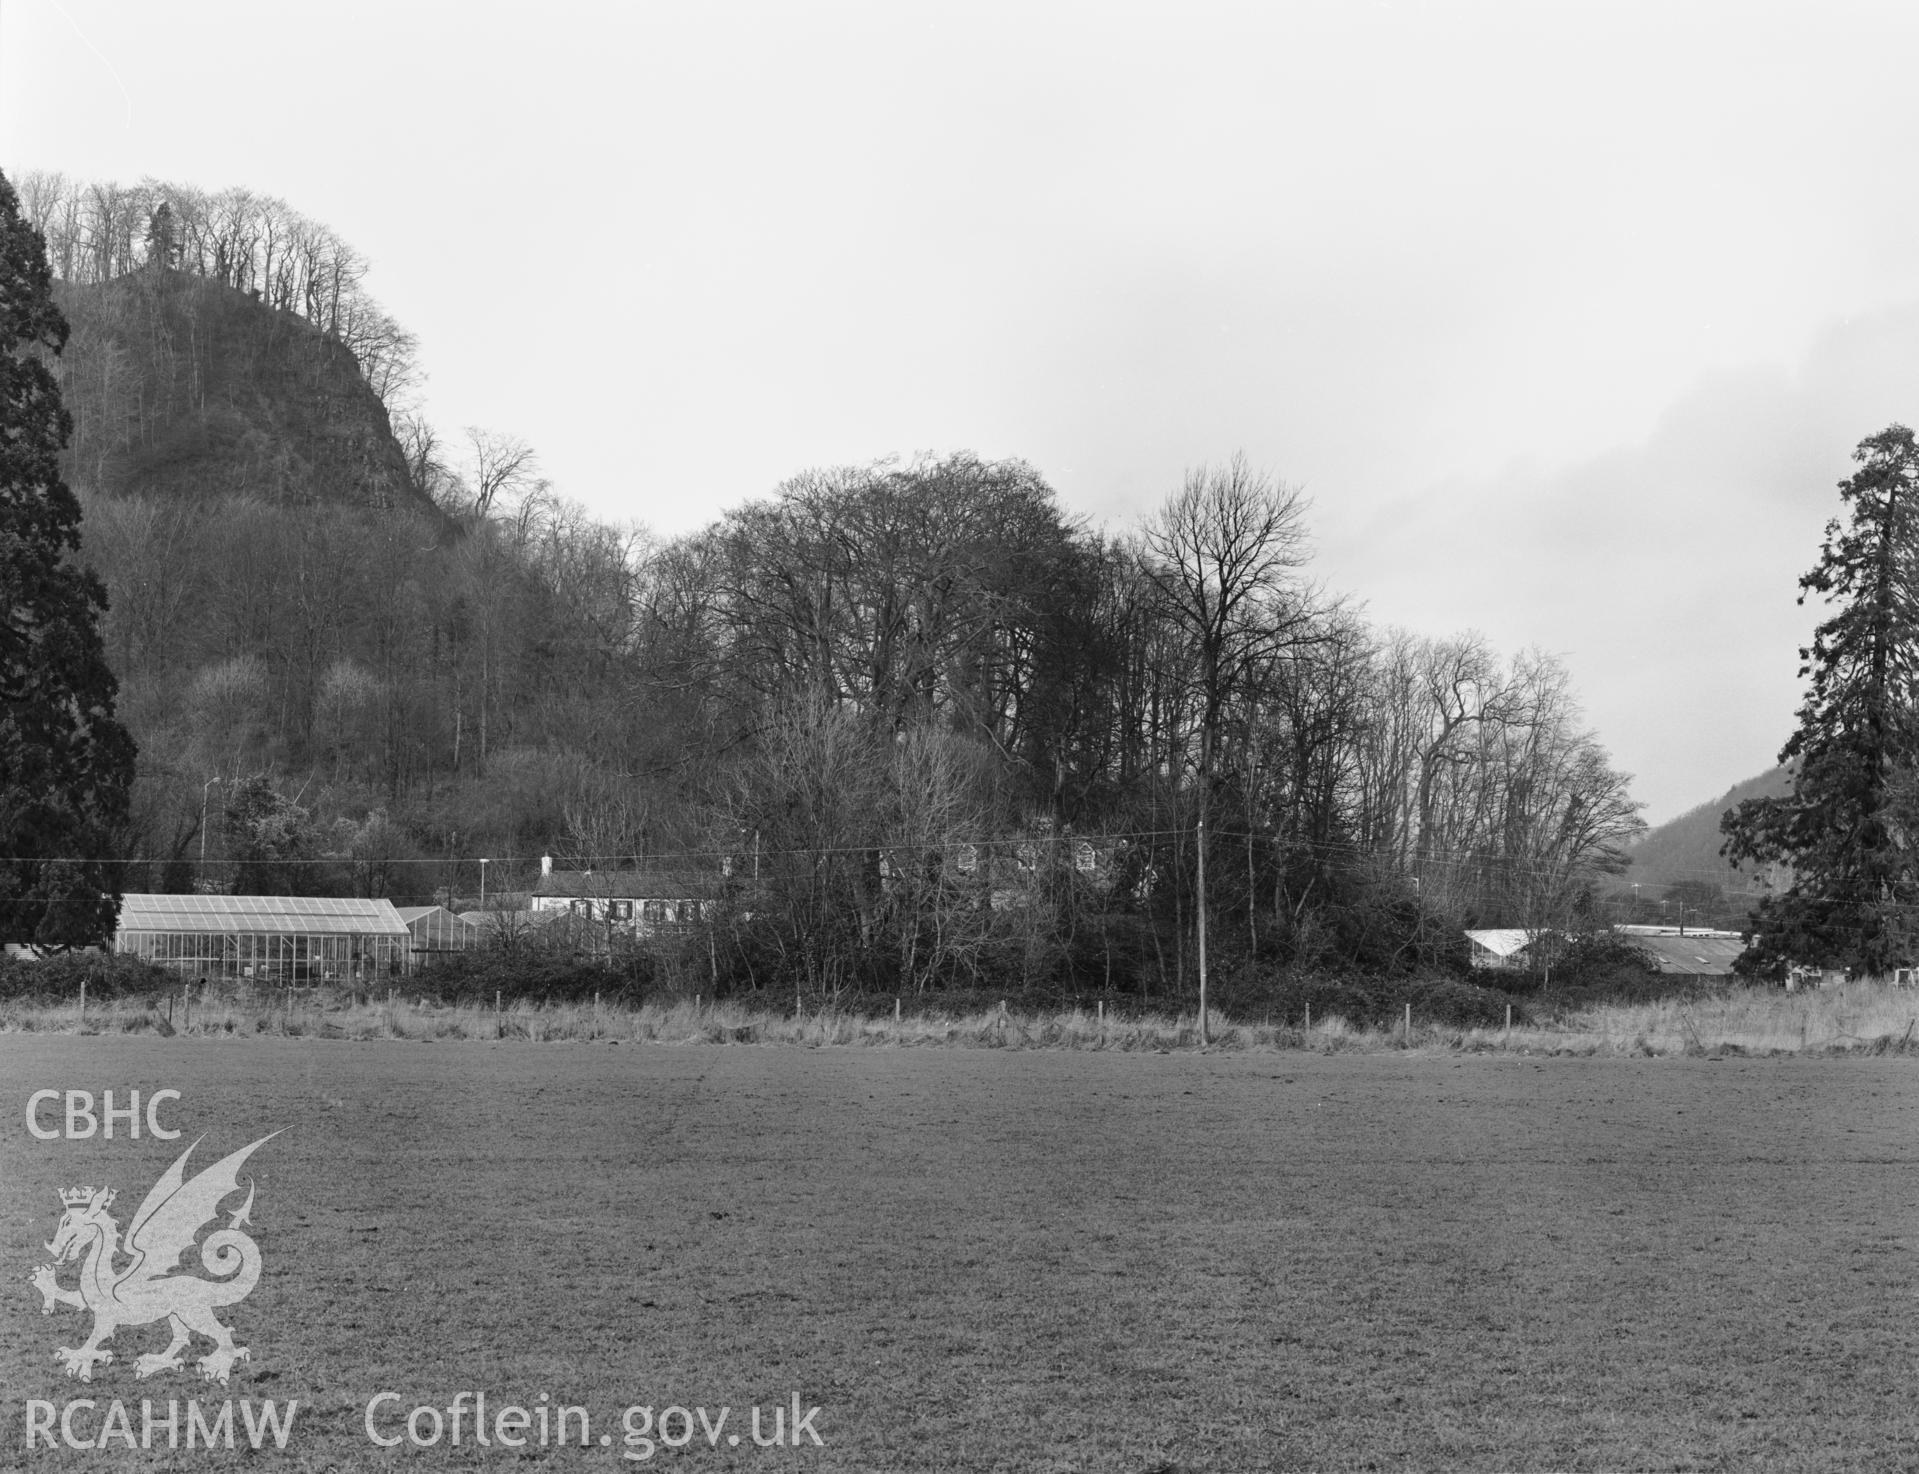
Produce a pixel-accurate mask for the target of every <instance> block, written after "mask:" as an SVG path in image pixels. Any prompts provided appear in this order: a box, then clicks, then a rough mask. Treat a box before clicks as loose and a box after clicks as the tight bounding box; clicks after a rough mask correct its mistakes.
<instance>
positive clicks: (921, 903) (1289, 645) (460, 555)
mask: <svg viewBox="0 0 1919 1474" xmlns="http://www.w3.org/2000/svg"><path fill="white" fill-rule="evenodd" d="M20 192H21V195H22V198H23V201H24V202H25V205H26V208H27V209H28V211H29V213H30V214H31V215H32V217H33V218H34V220H35V221H36V223H37V224H39V225H40V227H41V228H42V229H43V230H44V231H45V232H46V235H47V239H48V244H49V252H50V255H51V257H52V260H53V264H54V268H55V270H56V273H57V274H58V276H59V277H60V284H59V300H60V303H61V305H62V307H63V308H64V310H65V311H66V313H67V315H68V317H69V319H70V321H71V324H72V336H71V339H70V341H69V344H68V346H67V349H66V352H65V354H64V355H63V356H62V357H61V358H60V359H59V361H58V365H57V370H58V373H59V375H60V382H61V386H62V389H63V392H64V394H65V396H66V401H67V404H68V407H69V408H70V410H71V411H72V413H73V416H74V419H75V425H76V430H75V434H74V437H73V442H72V445H71V447H70V449H69V452H68V465H67V467H66V470H67V475H68V478H69V480H70V481H71V483H72V484H73V486H74V487H75V489H76V491H77V492H78V493H79V495H80V497H81V499H82V502H83V505H84V508H85V524H84V544H83V557H84V558H85V560H86V561H87V562H88V563H89V564H90V565H91V566H92V567H93V568H94V569H95V570H97V572H98V573H99V575H100V576H101V578H102V579H104V581H105V583H106V586H107V588H108V592H109V612H108V614H107V617H106V623H105V638H106V648H107V652H108V656H109V659H110V661H111V662H112V665H113V667H114V669H115V671H116V673H117V675H118V677H119V681H120V708H119V709H120V715H121V718H122V720H124V721H125V722H126V724H127V725H128V727H129V728H130V729H131V730H132V732H133V733H134V735H135V737H136V739H137V741H138V744H139V750H140V767H139V777H138V782H137V784H136V788H135V793H134V802H133V817H132V820H131V821H130V826H129V828H128V830H127V832H126V834H125V835H124V837H123V848H124V857H125V858H126V860H127V862H128V863H127V868H126V871H125V875H126V884H127V887H128V888H129V889H140V888H155V889H166V888H190V887H193V886H196V885H199V886H207V887H215V888H231V887H233V886H235V885H236V884H239V883H242V882H244V884H245V886H246V887H247V888H261V889H265V888H273V889H280V890H318V891H344V892H352V893H361V894H376V895H387V896H391V897H393V898H394V899H396V900H399V901H411V900H428V899H432V898H434V897H436V896H440V897H444V898H447V899H453V898H456V897H466V898H470V897H472V896H474V895H475V894H476V892H477V889H478V886H479V883H480V868H479V865H478V860H479V858H480V857H481V856H486V857H488V859H489V867H488V874H487V886H488V889H489V891H490V892H491V894H492V895H493V896H494V897H496V898H497V897H499V896H500V895H502V894H507V893H512V892H514V891H522V892H523V891H524V890H525V889H526V888H527V887H528V886H529V885H530V884H531V882H532V878H533V877H534V875H535V874H536V873H537V870H538V860H537V857H538V856H540V855H541V854H542V853H548V854H551V855H553V856H554V857H555V859H556V863H558V864H559V865H560V866H562V867H563V868H575V869H585V868H594V869H600V870H604V869H623V870H632V869H640V870H648V871H653V872H655V873H660V874H671V875H673V876H675V877H678V878H680V879H681V880H682V881H683V882H684V883H686V884H689V885H693V886H696V887H703V888H704V892H703V893H705V894H708V895H710V896H711V897H713V898H714V899H715V902H716V905H715V908H714V913H713V914H714V915H716V916H718V917H720V918H722V919H721V920H720V921H719V922H717V923H716V924H715V925H714V927H712V928H710V929H708V930H706V931H705V932H704V933H703V934H702V935H701V936H700V937H697V938H692V939H683V940H685V943H686V945H687V946H688V947H689V948H692V949H695V950H696V952H697V960H698V966H699V967H700V969H701V970H702V972H703V973H707V974H710V975H711V976H713V977H714V978H716V979H717V980H718V981H719V982H720V983H721V985H722V986H727V985H729V980H730V982H731V983H737V984H738V985H742V986H743V985H747V984H749V983H752V982H757V981H761V980H763V979H764V978H765V977H766V976H768V975H770V974H771V973H773V972H774V971H776V970H777V971H780V972H782V973H784V974H790V975H797V976H800V977H802V978H804V979H805V980H806V981H808V982H809V983H811V984H814V985H816V986H820V987H828V988H837V987H855V988H874V989H886V990H892V989H901V988H907V989H938V988H947V987H993V988H1003V989H1005V990H1008V991H1018V990H1022V989H1024V990H1041V991H1070V990H1072V989H1076V988H1081V987H1086V988H1096V987H1097V988H1111V989H1131V990H1136V991H1139V992H1142V993H1153V994H1158V995H1162V996H1183V995H1184V993H1185V992H1186V991H1187V990H1188V989H1189V988H1190V985H1191V981H1192V978H1193V970H1194V956H1193V936H1194V931H1195V925H1194V924H1195V921H1196V919H1197V918H1196V913H1195V908H1196V906H1197V905H1198V903H1199V900H1198V898H1199V874H1198V867H1199V861H1200V858H1201V856H1200V851H1199V844H1200V834H1201V832H1202V822H1201V821H1202V820H1203V821H1204V824H1203V833H1204V843H1205V846H1206V848H1205V855H1204V859H1205V873H1206V902H1205V904H1206V907H1207V919H1208V922H1209V930H1210V937H1211V944H1212V949H1213V966H1214V969H1215V972H1216V973H1218V974H1232V973H1234V972H1235V971H1236V970H1237V971H1239V972H1248V971H1254V972H1256V971H1259V970H1261V969H1271V968H1320V969H1331V970H1340V969H1346V970H1358V971H1369V972H1375V973H1390V972H1400V973H1404V972H1407V971H1410V970H1412V969H1415V968H1417V967H1423V966H1434V965H1446V964H1447V963H1448V961H1449V959H1451V960H1452V961H1456V960H1457V955H1458V954H1457V949H1458V947H1459V945H1460V943H1459V941H1458V931H1459V928H1460V927H1462V926H1466V925H1475V924H1478V925H1544V924H1561V923H1567V922H1570V921H1572V920H1575V919H1576V918H1577V917H1579V916H1580V915H1581V914H1583V913H1584V912H1585V911H1586V910H1587V909H1588V908H1589V907H1590V905H1591V898H1592V895H1593V892H1594V887H1595V884H1596V882H1597V881H1598V880H1600V879H1601V878H1602V877H1604V876H1606V875H1608V874H1610V873H1613V872H1616V871H1617V870H1618V869H1619V868H1620V867H1621V866H1622V865H1623V863H1624V862H1623V859H1622V851H1621V846H1622V845H1623V843H1624V842H1626V841H1628V840H1629V839H1631V838H1632V837H1633V836H1634V835H1635V834H1636V833H1637V832H1638V831H1639V830H1640V828H1641V827H1642V826H1641V825H1640V823H1639V820H1638V819H1637V816H1636V810H1637V805H1636V804H1635V803H1634V802H1633V801H1632V799H1631V797H1630V795H1629V793H1628V788H1627V779H1626V777H1625V776H1624V775H1622V774H1620V773H1618V772H1616V771H1615V770H1614V769H1613V767H1612V766H1611V764H1610V761H1609V759H1608V757H1607V754H1606V752H1605V751H1604V749H1603V748H1602V747H1601V746H1600V745H1599V744H1598V742H1597V741H1596V739H1595V738H1594V736H1593V735H1592V734H1591V733H1590V732H1589V731H1588V730H1587V728H1586V726H1585V724H1584V722H1583V720H1582V717H1581V714H1580V710H1579V706H1578V703H1577V701H1576V699H1575V696H1574V693H1573V691H1572V689H1571V684H1570V681H1569V679H1568V675H1567V672H1566V670H1565V669H1564V667H1563V666H1562V665H1560V664H1559V663H1558V662H1557V661H1556V660H1554V659H1553V658H1551V657H1550V656H1546V655H1542V654H1539V653H1536V652H1526V653H1521V654H1518V655H1516V656H1511V657H1502V656H1501V655H1500V654H1498V653H1497V652H1495V651H1493V650H1492V649H1490V648H1489V647H1488V645H1487V643H1486V642H1485V641H1484V640H1483V639H1482V638H1480V637H1479V636H1477V635H1475V634H1472V633H1455V634H1443V633H1441V634H1432V633H1421V632H1413V631H1407V630H1399V629H1380V628H1376V627H1374V626H1373V625H1371V624H1370V623H1369V622H1368V621H1367V620H1366V619H1365V617H1364V615H1363V611H1361V610H1360V609H1358V608H1356V607H1354V606H1353V605H1352V604H1351V603H1350V602H1349V601H1347V600H1345V599H1343V598H1341V597H1340V596H1339V594H1338V593H1337V591H1333V590H1328V589H1326V588H1325V587H1323V586H1322V585H1321V584H1320V582H1319V581H1318V580H1316V579H1315V578H1314V576H1313V573H1312V568H1311V559H1310V553H1311V544H1310V537H1309V527H1308V523H1307V516H1308V512H1309V507H1308V505H1307V503H1306V502H1305V501H1304V499H1303V498H1301V497H1300V496H1299V495H1298V493H1297V492H1296V491H1294V490H1293V489H1292V488H1290V487H1288V486H1286V485H1285V484H1284V483H1282V482H1279V481H1277V480H1275V479H1273V478H1271V477H1270V476H1268V475H1266V474H1265V473H1263V472H1261V471H1259V470H1257V469H1256V468H1253V467H1250V466H1248V465H1247V464H1245V463H1244V462H1243V461H1238V460H1231V461H1226V462H1222V463H1219V464H1215V465H1212V466H1209V467H1204V468H1200V469H1197V470H1195V471H1193V472H1192V473H1191V474H1190V475H1189V477H1188V478H1187V481H1186V484H1185V485H1184V486H1182V487H1175V488H1169V496H1168V498H1167V501H1166V502H1165V504H1164V505H1163V506H1162V507H1161V508H1160V509H1159V510H1158V511H1157V512H1156V513H1155V514H1154V515H1153V516H1152V517H1150V518H1148V519H1146V520H1145V521H1144V522H1143V523H1142V524H1141V525H1139V526H1137V527H1134V528H1130V529H1125V530H1122V531H1118V532H1108V531H1100V530H1097V529H1094V528H1092V527H1089V526H1088V525H1086V524H1085V523H1084V522H1082V521H1080V520H1078V519H1076V518H1074V517H1072V516H1070V515H1069V514H1068V513H1067V512H1066V511H1065V510H1064V509H1063V508H1062V507H1061V506H1060V504H1059V501H1058V498H1057V497H1056V496H1055V494H1054V492H1053V490H1052V488H1051V487H1049V486H1048V485H1047V483H1046V481H1045V479H1044V477H1043V475H1042V474H1041V472H1040V471H1039V470H1038V469H1036V468H1035V467H1032V466H1030V465H1027V464H1025V463H1024V462H1021V461H1017V460H991V459H986V458H983V457H979V456H974V455H970V454H959V455H952V456H946V457H942V458H934V457H926V456H921V457H912V458H905V459H892V460H881V461H877V462H874V463H872V464H869V465H861V466H846V467H827V468H820V469H814V470H805V471H800V472H797V473H796V474H795V475H794V476H793V477H792V478H791V479H789V480H787V481H786V482H784V483H783V484H781V485H779V486H777V487H774V488H771V489H770V490H768V491H766V492H764V493H762V494H760V495H757V496H753V497H750V498H748V499H745V500H742V501H741V502H740V503H739V504H738V505H737V506H735V507H734V508H733V509H732V510H730V511H728V512H727V513H725V514H724V515H723V516H721V517H720V518H718V519H717V520H715V521H714V522H713V523H712V524H711V525H709V526H707V527H705V528H703V529H702V530H700V531H698V532H696V533H694V534H691V535H688V536H684V537H679V538H672V539H662V538H657V537H654V536H652V535H650V534H649V533H648V532H647V531H646V529H645V528H644V526H643V525H639V524H627V525H616V524H612V523H608V522H605V521H602V520H600V519H598V518H596V517H594V516H592V515H590V514H589V513H588V512H586V511H585V510H584V509H583V508H581V507H580V506H578V505H576V504H574V503H572V502H570V501H568V500H567V499H566V498H565V497H564V496H562V495H561V494H560V493H559V492H558V491H557V490H556V489H555V488H554V487H552V486H551V485H550V484H548V483H547V481H545V480H544V479H543V478H542V477H541V475H540V474H539V466H538V460H537V456H536V454H535V453H534V451H533V450H532V449H531V448H530V447H528V446H526V445H525V444H524V443H522V442H520V441H518V440H516V439H514V438H512V437H511V436H507V435H501V434H494V433H489V432H485V431H480V430H473V431H469V432H467V433H466V434H465V435H464V436H463V437H461V438H460V439H458V441H457V442H454V441H449V440H447V439H444V438H442V437H440V436H439V435H437V434H436V432H435V431H434V430H433V429H432V428H431V427H430V425H429V423H428V421H427V420H426V418H425V416H424V414H423V413H422V411H421V408H420V404H419V402H418V400H417V398H416V385H415V375H414V373H413V370H412V366H411V351H412V345H411V341H410V339H409V338H408V337H407V335H406V334H405V333H404V331H402V330H401V329H399V328H398V327H397V326H396V325H395V324H393V322H392V321H391V319H389V318H388V317H387V316H386V315H385V314H384V313H383V312H381V311H380V310H379V309H378V307H377V306H376V305H375V304H374V303H372V301H371V300H370V299H369V298H368V297H367V296H366V294H365V292H364V289H363V279H364V275H365V263H364V261H363V260H362V259H361V258H359V257H358V256H357V255H356V254H355V253H354V252H352V251H351V249H350V248H348V247H346V246H345V245H344V244H343V243H341V242H339V241H338V240H337V239H336V238H335V237H333V235H332V234H331V232H329V231H327V230H325V228H324V227H321V226H318V225H316V224H313V223H312V222H309V221H306V220H304V219H303V218H302V217H300V216H299V215H297V213H296V212H294V211H292V210H291V209H289V208H288V207H287V206H285V205H284V204H283V203H281V202H279V201H275V200H272V199H269V198H264V197H260V196H255V195H250V194H246V193H244V192H240V191H229V192H227V193H225V194H220V195H208V194H205V193H203V192H199V191H196V190H193V189H191V188H188V187H183V186H177V185H171V184H164V183H160V182H155V181H149V182H147V183H145V184H142V185H140V186H137V187H132V188H123V187H113V186H94V185H83V184H79V183H76V182H73V181H68V180H64V179H61V178H59V177H57V176H52V177H50V176H29V177H28V178H27V179H26V180H25V181H23V182H22V185H21V191H20ZM667 490H669V489H666V488H661V489H658V491H659V492H660V494H664V493H665V492H666V491H667ZM203 819H204V822H203ZM269 882H272V884H271V886H270V887H269Z"/></svg>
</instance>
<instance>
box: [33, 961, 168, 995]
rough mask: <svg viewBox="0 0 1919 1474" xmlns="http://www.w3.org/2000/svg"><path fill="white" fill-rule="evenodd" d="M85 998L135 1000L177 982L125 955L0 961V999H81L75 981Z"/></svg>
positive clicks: (154, 968) (164, 989)
mask: <svg viewBox="0 0 1919 1474" xmlns="http://www.w3.org/2000/svg"><path fill="white" fill-rule="evenodd" d="M83 977H84V978H85V979H86V980H87V999H88V1001H89V1002H91V1001H92V1000H93V999H95V998H100V999H107V998H138V997H144V996H147V995H149V994H154V993H162V992H165V991H166V990H167V989H169V988H173V987H177V986H179V979H178V978H176V977H175V976H174V975H173V974H172V973H170V972H168V971H167V970H166V969H165V968H163V967H155V966H154V965H153V964H152V963H151V962H146V961H144V960H142V959H141V958H138V957H133V956H129V955H128V954H126V953H124V952H56V953H54V954H53V955H52V956H51V957H42V958H39V959H38V960H35V959H32V958H21V957H4V958H0V998H41V999H46V1000H48V1001H54V1002H66V1001H69V1000H70V1001H72V1002H74V1003H78V1002H79V1001H80V980H81V978H83Z"/></svg>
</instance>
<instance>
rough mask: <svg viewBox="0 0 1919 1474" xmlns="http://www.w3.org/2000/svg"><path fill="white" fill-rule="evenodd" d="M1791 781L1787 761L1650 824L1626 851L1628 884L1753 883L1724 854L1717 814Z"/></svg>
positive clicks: (1730, 886) (1776, 792) (1775, 792)
mask: <svg viewBox="0 0 1919 1474" xmlns="http://www.w3.org/2000/svg"><path fill="white" fill-rule="evenodd" d="M1791 787H1792V778H1791V775H1790V774H1789V773H1788V772H1787V770H1786V769H1785V768H1784V767H1776V768H1770V769H1768V770H1767V771H1766V772H1764V773H1761V774H1760V775H1759V776H1758V777H1756V778H1748V779H1747V780H1746V781H1745V782H1744V783H1736V784H1734V785H1733V786H1732V787H1731V788H1729V789H1727V790H1726V791H1725V793H1724V794H1722V795H1721V796H1720V797H1718V798H1716V799H1713V800H1712V801H1711V802H1710V803H1703V804H1700V805H1699V806H1698V807H1697V808H1694V809H1688V810H1687V811H1686V812H1685V813H1683V814H1681V815H1680V816H1679V817H1678V818H1677V819H1669V820H1667V821H1666V822H1665V823H1664V824H1661V825H1660V826H1659V827H1658V828H1657V829H1653V830H1649V831H1648V832H1647V834H1646V836H1645V837H1644V838H1643V839H1641V840H1640V841H1639V843H1638V844H1636V845H1634V846H1632V848H1631V849H1630V850H1629V851H1627V853H1628V854H1629V855H1630V856H1631V857H1632V867H1631V869H1629V870H1628V871H1627V872H1626V874H1625V875H1623V876H1622V877H1620V879H1621V881H1622V882H1623V883H1624V884H1625V885H1628V886H1630V885H1633V884H1638V885H1641V886H1669V885H1675V884H1677V883H1679V882H1680V881H1695V882H1705V883H1709V884H1712V885H1718V886H1722V887H1724V888H1725V889H1727V890H1744V889H1746V888H1747V887H1748V885H1749V884H1750V883H1751V877H1750V874H1749V872H1746V871H1741V870H1740V869H1738V868H1737V867H1735V866H1733V865H1729V864H1728V863H1727V862H1726V860H1725V859H1724V858H1723V857H1722V856H1721V855H1720V853H1719V847H1720V845H1721V844H1723V843H1724V842H1725V838H1724V836H1723V835H1721V834H1720V832H1719V818H1720V815H1722V814H1724V813H1725V812H1726V810H1727V809H1730V808H1732V807H1733V806H1734V805H1736V804H1738V803H1740V802H1742V801H1743V800H1745V799H1749V798H1775V797H1778V796H1780V795H1782V794H1785V793H1787V792H1788V791H1789V790H1790V789H1791Z"/></svg>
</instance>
